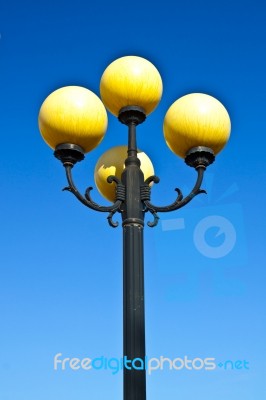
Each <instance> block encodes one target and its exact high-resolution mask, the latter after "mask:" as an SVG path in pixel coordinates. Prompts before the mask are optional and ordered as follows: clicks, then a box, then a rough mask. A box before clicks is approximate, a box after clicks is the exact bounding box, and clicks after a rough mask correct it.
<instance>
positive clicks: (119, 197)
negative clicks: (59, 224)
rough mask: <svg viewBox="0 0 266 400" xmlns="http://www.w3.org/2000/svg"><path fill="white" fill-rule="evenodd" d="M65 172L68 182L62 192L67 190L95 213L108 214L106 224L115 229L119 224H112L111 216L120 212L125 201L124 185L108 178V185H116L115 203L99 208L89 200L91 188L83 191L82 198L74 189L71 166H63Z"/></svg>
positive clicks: (112, 177)
mask: <svg viewBox="0 0 266 400" xmlns="http://www.w3.org/2000/svg"><path fill="white" fill-rule="evenodd" d="M64 167H65V170H66V177H67V181H68V186H67V187H65V188H64V189H63V190H67V191H69V192H71V193H73V194H74V196H76V198H77V199H78V200H79V201H80V202H81V203H82V204H84V205H85V206H86V207H89V208H91V209H92V210H95V211H100V212H108V213H109V215H108V217H107V220H108V223H109V225H110V226H112V227H113V228H116V227H117V226H118V225H119V223H118V222H114V221H113V216H114V214H115V213H116V212H121V211H120V206H121V204H122V202H123V201H124V199H125V187H124V185H122V183H121V182H120V181H119V180H118V179H117V178H116V177H115V176H109V177H108V179H107V181H108V183H110V184H111V183H112V182H115V183H116V201H115V203H114V204H113V205H111V206H101V205H99V204H97V203H95V201H93V200H92V198H91V191H92V189H93V188H92V187H91V186H90V187H88V188H87V189H86V191H85V196H83V195H82V194H81V193H80V192H79V191H78V189H77V188H76V186H75V184H74V182H73V178H72V165H68V164H66V165H64Z"/></svg>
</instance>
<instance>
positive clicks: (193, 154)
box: [55, 144, 214, 228]
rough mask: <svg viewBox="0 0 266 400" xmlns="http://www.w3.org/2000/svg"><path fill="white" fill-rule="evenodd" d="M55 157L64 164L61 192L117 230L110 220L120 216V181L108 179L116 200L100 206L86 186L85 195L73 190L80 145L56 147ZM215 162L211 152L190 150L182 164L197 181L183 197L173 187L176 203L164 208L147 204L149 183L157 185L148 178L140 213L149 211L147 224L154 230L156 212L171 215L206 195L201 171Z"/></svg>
mask: <svg viewBox="0 0 266 400" xmlns="http://www.w3.org/2000/svg"><path fill="white" fill-rule="evenodd" d="M55 157H57V158H58V159H60V161H61V162H62V163H63V165H64V167H65V170H66V177H67V181H68V186H66V187H65V188H64V189H63V190H67V191H69V192H71V193H73V194H74V196H76V198H77V199H78V200H79V201H80V202H81V203H82V204H84V205H85V206H86V207H88V208H91V209H92V210H95V211H100V212H107V213H109V214H108V217H107V220H108V223H109V225H110V226H112V227H113V228H116V227H117V226H118V225H119V223H118V222H117V221H116V222H114V221H113V216H114V214H115V213H116V212H119V213H122V209H123V203H124V202H125V199H126V187H125V185H124V184H122V183H121V181H120V180H119V179H117V177H115V176H109V177H108V179H107V182H108V183H110V184H111V183H113V182H114V183H115V184H116V200H115V202H114V204H113V205H111V206H101V205H99V204H97V203H96V202H95V201H93V200H92V198H91V191H92V189H93V188H92V187H91V186H90V187H88V188H87V189H86V191H85V195H84V196H83V195H82V194H81V193H80V192H79V191H78V189H77V188H76V186H75V184H74V181H73V177H72V168H73V166H74V165H75V164H76V163H77V162H79V161H81V160H83V158H84V152H83V149H82V148H80V147H79V146H76V145H72V144H63V145H59V146H57V148H56V150H55ZM213 161H214V154H213V152H212V150H211V149H209V148H206V147H195V148H193V149H191V150H190V151H189V152H188V154H187V156H186V158H185V162H186V164H187V165H189V166H191V167H194V168H195V169H196V171H197V180H196V183H195V185H194V187H193V189H192V190H191V192H190V193H189V194H188V195H187V196H186V197H184V196H183V194H182V192H181V190H180V189H178V188H176V189H175V191H176V192H177V198H176V199H175V201H174V202H173V203H171V204H169V205H167V206H157V205H154V204H152V203H151V202H150V196H151V188H150V184H151V183H152V182H154V183H159V181H160V179H159V178H158V177H157V176H150V177H149V178H148V179H146V181H145V182H144V184H143V185H142V186H141V187H140V198H141V201H142V203H143V206H144V209H143V211H144V212H145V213H146V212H148V211H149V212H150V213H151V214H152V216H153V221H148V223H147V225H148V226H149V227H154V226H156V225H157V224H158V221H159V217H158V215H157V213H158V212H170V211H175V210H178V209H179V208H181V207H184V206H185V205H186V204H187V203H189V202H190V201H191V200H192V199H193V198H194V197H195V196H197V195H198V194H201V193H206V191H205V190H203V189H201V184H202V181H203V176H204V172H205V170H206V168H207V166H208V165H209V164H211V163H212V162H213Z"/></svg>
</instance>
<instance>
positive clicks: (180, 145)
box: [163, 93, 231, 158]
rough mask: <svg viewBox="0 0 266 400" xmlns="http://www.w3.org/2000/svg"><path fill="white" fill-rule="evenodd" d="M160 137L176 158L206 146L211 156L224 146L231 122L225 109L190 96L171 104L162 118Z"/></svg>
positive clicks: (207, 98) (204, 96) (210, 100)
mask: <svg viewBox="0 0 266 400" xmlns="http://www.w3.org/2000/svg"><path fill="white" fill-rule="evenodd" d="M163 129H164V136H165V140H166V143H167V145H168V146H169V147H170V149H171V150H172V151H173V152H174V153H175V154H177V155H179V156H180V157H183V158H184V157H185V156H186V153H187V152H188V150H190V149H191V148H192V147H196V146H206V147H210V148H211V149H212V150H213V151H214V154H217V153H219V151H221V150H222V148H223V147H224V146H225V145H226V143H227V141H228V139H229V136H230V131H231V122H230V117H229V115H228V112H227V111H226V109H225V107H224V106H223V105H222V103H220V102H219V101H218V100H217V99H215V98H214V97H212V96H209V95H207V94H203V93H191V94H188V95H186V96H183V97H181V98H180V99H178V100H177V101H175V102H174V103H173V104H172V106H171V107H170V108H169V110H168V111H167V113H166V115H165V119H164V127H163Z"/></svg>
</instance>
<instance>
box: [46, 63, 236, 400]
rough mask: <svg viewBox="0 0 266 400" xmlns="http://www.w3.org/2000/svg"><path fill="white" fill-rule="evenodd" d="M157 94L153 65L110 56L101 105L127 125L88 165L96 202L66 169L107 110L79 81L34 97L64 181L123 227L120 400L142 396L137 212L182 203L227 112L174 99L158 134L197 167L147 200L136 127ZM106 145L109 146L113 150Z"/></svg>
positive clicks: (94, 141) (193, 98) (209, 102)
mask: <svg viewBox="0 0 266 400" xmlns="http://www.w3.org/2000/svg"><path fill="white" fill-rule="evenodd" d="M161 94H162V81H161V77H160V75H159V72H158V71H157V69H156V68H155V67H154V66H153V65H152V64H151V63H150V62H149V61H147V60H145V59H142V58H140V57H134V56H129V57H122V58H121V59H118V60H116V61H114V62H113V63H112V64H111V65H110V66H109V67H108V68H107V69H106V71H105V72H104V74H103V76H102V79H101V95H102V98H103V102H104V104H105V106H106V107H107V108H108V109H109V111H111V112H112V113H113V114H115V115H116V116H117V117H118V119H119V121H120V122H121V123H123V124H124V125H126V126H127V127H128V146H127V148H126V151H125V153H123V149H122V153H123V154H124V155H121V154H122V153H121V147H123V146H118V147H115V148H113V149H111V150H109V151H107V152H106V153H105V154H104V155H103V156H102V157H101V158H100V159H99V161H98V163H97V165H96V168H95V182H96V185H97V187H98V189H99V191H100V193H101V194H102V195H103V196H104V197H106V198H107V199H108V200H109V201H111V203H112V204H111V205H109V206H101V205H99V204H97V203H96V202H95V201H93V200H92V198H91V190H92V187H89V188H88V189H87V190H86V191H85V195H82V194H81V193H80V192H79V190H78V189H77V187H76V186H75V183H74V180H73V177H72V169H73V167H74V165H75V164H76V163H77V162H79V161H82V160H83V159H84V155H85V153H87V152H89V151H91V150H92V149H93V148H94V147H96V146H97V145H98V144H99V143H100V141H101V140H102V138H103V136H104V134H105V131H106V128H107V113H106V110H105V107H104V105H103V104H102V102H101V100H100V99H99V98H98V97H97V96H96V95H95V94H94V93H92V92H91V91H89V90H88V89H85V88H81V87H76V86H69V87H65V88H61V89H58V90H56V91H55V92H53V93H52V94H51V95H50V96H48V97H47V99H46V100H45V101H44V103H43V104H42V107H41V110H40V113H39V127H40V131H41V134H42V136H43V138H44V140H45V141H46V142H47V143H48V145H49V146H50V147H52V148H53V149H55V152H54V155H55V157H56V158H58V159H59V160H60V161H61V162H62V164H63V166H64V167H65V171H66V178H67V182H68V186H67V187H66V188H65V190H68V191H69V192H71V193H73V194H74V195H75V196H76V198H77V199H78V200H79V201H80V202H81V203H82V204H83V205H85V206H86V207H88V208H90V209H92V210H94V211H98V212H105V213H108V217H107V219H108V223H109V225H110V226H112V227H114V228H116V227H117V226H118V222H115V221H113V216H114V214H115V213H120V214H121V216H122V227H123V365H124V367H123V372H124V400H146V370H145V365H146V351H145V312H144V311H145V310H144V262H143V259H144V255H143V230H144V219H145V214H146V213H147V212H150V213H151V215H152V216H153V221H149V222H148V223H147V225H148V226H149V227H155V226H156V225H157V223H158V220H159V217H158V215H157V213H158V212H162V213H165V212H171V211H175V210H178V209H179V208H181V207H183V206H185V205H186V204H188V203H189V202H190V201H191V200H192V199H193V198H194V197H195V196H197V195H198V194H200V193H206V192H205V191H204V190H202V189H201V184H202V181H203V175H204V172H205V170H206V168H207V167H208V166H209V165H210V164H211V163H213V161H214V159H215V155H216V154H217V153H218V152H219V151H220V150H221V149H222V148H223V147H224V146H225V144H226V142H227V140H228V138H229V135H230V128H231V125H230V118H229V116H228V113H227V111H226V109H225V108H224V107H223V105H222V104H221V103H220V102H219V101H218V100H216V99H214V98H213V97H211V96H208V95H205V94H199V93H194V94H190V95H186V96H183V97H181V98H180V99H179V100H177V101H176V102H175V103H174V104H173V105H172V106H171V107H170V108H169V110H168V111H167V113H166V116H165V120H164V135H165V139H166V143H167V145H168V146H169V147H170V149H171V150H172V151H173V152H174V153H176V154H177V155H179V156H180V157H182V158H184V159H185V162H186V164H187V165H188V166H190V167H193V168H194V169H195V170H196V172H197V178H196V182H195V185H194V187H193V188H192V190H191V192H190V193H189V194H188V195H187V196H185V197H184V196H183V194H182V192H181V190H180V189H175V190H176V192H177V197H176V199H175V200H174V201H173V202H172V203H171V204H169V205H166V206H157V205H154V204H153V203H152V202H151V199H150V197H151V183H152V182H154V183H158V182H159V178H158V177H157V176H155V175H154V174H153V173H154V170H153V167H152V164H151V162H150V160H149V158H148V157H147V156H146V155H145V154H144V153H143V157H144V156H145V157H146V158H145V157H144V158H143V159H142V161H140V154H139V150H138V148H137V140H136V129H137V126H138V125H139V124H141V123H142V122H144V120H145V119H146V116H147V115H148V114H149V113H150V112H152V111H153V109H154V108H155V107H156V105H157V104H158V102H159V101H160V98H161ZM113 150H114V151H113Z"/></svg>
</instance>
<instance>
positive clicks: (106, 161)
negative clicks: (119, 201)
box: [94, 146, 154, 202]
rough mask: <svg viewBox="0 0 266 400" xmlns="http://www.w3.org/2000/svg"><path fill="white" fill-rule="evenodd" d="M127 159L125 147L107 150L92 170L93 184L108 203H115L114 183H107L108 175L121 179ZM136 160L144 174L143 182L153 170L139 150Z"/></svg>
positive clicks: (146, 157) (149, 162)
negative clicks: (138, 161)
mask: <svg viewBox="0 0 266 400" xmlns="http://www.w3.org/2000/svg"><path fill="white" fill-rule="evenodd" d="M126 158H127V146H116V147H112V148H111V149H109V150H107V151H106V152H105V153H104V154H103V155H102V156H101V157H100V158H99V160H98V161H97V164H96V166H95V170H94V180H95V184H96V186H97V188H98V190H99V192H100V193H101V194H102V196H103V197H105V198H106V199H107V200H109V201H112V202H113V201H115V183H111V184H110V183H108V182H107V178H108V176H110V175H114V176H116V177H117V178H118V179H121V175H122V172H123V170H124V169H125V159H126ZM138 158H139V160H140V163H141V166H140V168H141V170H142V172H143V174H144V180H145V179H147V178H149V177H150V176H152V175H154V169H153V165H152V162H151V160H150V159H149V157H148V156H147V155H146V154H145V153H144V152H143V151H141V150H138Z"/></svg>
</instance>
